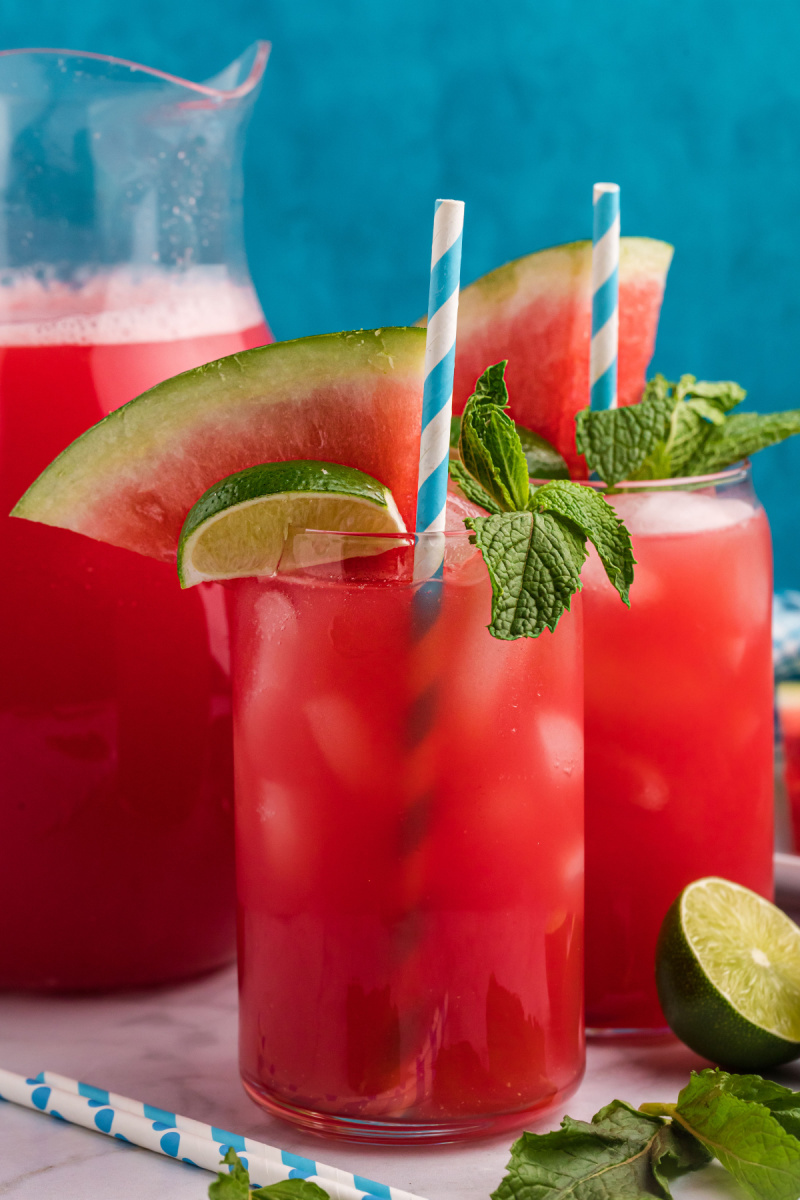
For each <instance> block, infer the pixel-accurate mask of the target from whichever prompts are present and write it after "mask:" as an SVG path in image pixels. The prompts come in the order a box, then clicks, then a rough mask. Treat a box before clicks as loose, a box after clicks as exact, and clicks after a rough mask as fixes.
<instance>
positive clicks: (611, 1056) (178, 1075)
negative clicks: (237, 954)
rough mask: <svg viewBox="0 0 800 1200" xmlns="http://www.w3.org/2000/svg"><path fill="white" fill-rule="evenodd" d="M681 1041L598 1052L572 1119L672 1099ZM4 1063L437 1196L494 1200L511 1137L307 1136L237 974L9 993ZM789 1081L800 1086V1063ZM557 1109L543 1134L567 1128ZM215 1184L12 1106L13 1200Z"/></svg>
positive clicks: (6, 1153) (0, 1180) (0, 1138)
mask: <svg viewBox="0 0 800 1200" xmlns="http://www.w3.org/2000/svg"><path fill="white" fill-rule="evenodd" d="M702 1065H704V1064H703V1063H702V1061H701V1060H700V1059H698V1058H697V1057H696V1056H695V1055H693V1054H692V1053H691V1052H690V1051H689V1050H687V1049H686V1048H685V1047H683V1046H682V1045H680V1044H679V1043H678V1042H676V1041H669V1042H661V1043H659V1044H652V1045H630V1044H628V1045H623V1044H620V1043H617V1044H600V1045H598V1044H595V1045H593V1046H590V1048H589V1055H588V1065H587V1072H586V1077H585V1079H584V1082H583V1083H582V1085H581V1087H580V1089H579V1090H578V1092H577V1093H576V1094H575V1095H574V1096H573V1097H572V1098H571V1099H570V1100H569V1101H568V1102H567V1104H566V1108H565V1110H564V1111H569V1113H570V1114H571V1115H572V1116H574V1117H580V1118H583V1119H585V1120H588V1119H589V1118H590V1117H591V1116H592V1114H593V1113H594V1112H596V1111H597V1109H598V1108H600V1107H602V1105H603V1104H606V1103H607V1102H608V1101H609V1100H611V1099H613V1098H614V1097H619V1098H620V1099H624V1100H628V1101H630V1102H631V1103H633V1104H640V1103H642V1102H643V1101H645V1100H673V1099H674V1098H675V1097H676V1095H677V1093H678V1091H679V1090H680V1088H681V1087H682V1086H683V1084H684V1083H685V1082H686V1080H687V1078H688V1074H689V1070H690V1068H692V1067H699V1066H702ZM0 1066H3V1067H5V1068H7V1069H8V1070H11V1071H16V1072H18V1073H20V1074H24V1075H33V1074H36V1073H37V1072H39V1071H41V1070H51V1071H57V1072H60V1073H61V1074H64V1075H69V1076H72V1077H73V1078H79V1079H85V1080H86V1081H87V1082H89V1083H94V1084H96V1085H97V1086H99V1087H104V1088H108V1089H109V1090H111V1091H114V1092H117V1093H120V1094H123V1095H128V1096H133V1097H135V1098H136V1099H139V1100H145V1101H147V1102H148V1103H150V1104H154V1105H157V1106H159V1107H161V1108H166V1109H168V1110H169V1111H172V1112H179V1113H183V1115H184V1116H188V1117H195V1118H197V1119H198V1120H200V1121H206V1122H209V1123H210V1124H214V1125H216V1126H218V1127H221V1128H225V1129H230V1130H233V1131H235V1132H237V1133H242V1134H245V1135H248V1136H250V1137H254V1138H258V1139H260V1140H261V1141H266V1142H270V1143H272V1144H274V1145H278V1146H281V1147H282V1148H284V1149H287V1150H291V1151H294V1152H295V1153H300V1154H304V1155H306V1156H307V1157H310V1158H315V1159H318V1160H319V1161H321V1162H327V1163H331V1164H333V1165H334V1166H339V1167H343V1168H345V1169H347V1170H349V1171H355V1172H356V1173H358V1174H360V1175H365V1176H367V1177H370V1178H372V1179H378V1180H380V1181H381V1182H383V1183H387V1184H393V1185H395V1186H396V1187H400V1188H405V1189H406V1190H408V1191H412V1192H415V1193H416V1194H418V1195H420V1196H425V1197H428V1198H429V1200H488V1196H489V1193H490V1192H491V1191H492V1190H493V1189H494V1188H495V1187H496V1186H497V1184H498V1183H499V1182H500V1179H501V1177H502V1175H503V1169H504V1166H505V1163H506V1161H507V1159H508V1148H509V1145H510V1143H511V1140H512V1135H504V1136H503V1137H502V1138H501V1139H499V1140H495V1141H484V1142H481V1143H473V1144H471V1145H467V1146H464V1145H461V1146H446V1147H442V1148H439V1149H383V1148H379V1147H376V1148H370V1147H363V1146H348V1145H345V1144H343V1143H341V1142H336V1141H328V1140H323V1139H319V1138H314V1137H311V1136H308V1135H304V1134H300V1133H297V1132H295V1131H294V1130H293V1129H292V1128H291V1127H289V1126H288V1125H285V1124H283V1122H281V1121H277V1120H273V1119H270V1118H269V1117H267V1116H266V1114H264V1113H262V1112H261V1111H260V1110H259V1109H258V1108H256V1107H255V1106H254V1105H253V1104H252V1103H251V1101H250V1100H248V1099H247V1097H246V1096H245V1094H244V1092H243V1091H242V1088H241V1085H240V1083H239V1077H238V1074H237V1070H236V987H235V975H234V972H233V970H227V971H223V972H221V973H219V974H216V975H213V976H209V977H206V978H204V979H201V980H197V981H194V982H192V983H188V984H184V985H182V986H180V987H175V988H170V989H167V990H157V991H149V992H139V993H129V994H125V995H114V996H103V997H86V998H83V997H40V996H22V995H17V996H5V997H0ZM782 1079H783V1081H784V1082H785V1083H786V1084H787V1085H788V1086H790V1087H793V1088H795V1089H797V1088H800V1064H794V1065H793V1066H792V1067H790V1068H786V1069H785V1071H784V1073H783V1075H782ZM561 1116H562V1112H561V1111H558V1112H556V1113H554V1114H551V1115H550V1116H549V1117H548V1118H547V1119H546V1120H545V1121H544V1122H542V1123H541V1124H540V1125H538V1126H536V1128H537V1129H539V1130H540V1131H543V1130H545V1129H549V1128H554V1127H555V1126H557V1125H558V1122H559V1120H560V1118H561ZM211 1179H212V1176H211V1175H210V1174H208V1173H206V1172H204V1171H200V1170H198V1169H196V1168H194V1167H191V1166H188V1165H186V1164H183V1163H178V1162H175V1161H173V1160H170V1159H166V1158H162V1157H161V1156H160V1155H157V1154H152V1153H150V1152H149V1151H147V1150H139V1149H137V1148H135V1147H132V1146H127V1145H122V1144H121V1143H119V1142H115V1141H113V1140H112V1139H111V1138H104V1137H102V1136H101V1135H99V1134H94V1133H90V1132H88V1131H85V1130H82V1129H79V1128H77V1127H75V1126H72V1125H62V1124H61V1123H59V1122H58V1121H54V1120H53V1119H52V1118H50V1117H47V1116H43V1115H39V1114H38V1113H34V1112H30V1111H28V1110H26V1109H22V1108H17V1107H15V1106H14V1105H12V1104H3V1105H2V1106H0V1196H2V1197H5V1196H8V1197H13V1198H14V1200H33V1198H34V1197H35V1198H36V1200H51V1198H52V1200H165V1198H166V1197H170V1200H203V1198H204V1197H205V1196H206V1194H207V1189H208V1184H209V1183H210V1182H211ZM673 1190H674V1194H675V1196H676V1198H677V1197H681V1198H682V1200H684V1198H685V1200H689V1197H692V1198H695V1197H698V1198H699V1197H708V1198H709V1200H711V1198H712V1197H728V1198H729V1200H733V1198H736V1200H744V1197H745V1193H744V1192H743V1191H741V1190H740V1189H738V1188H737V1187H736V1186H735V1185H733V1184H732V1183H731V1182H729V1178H728V1176H726V1175H725V1173H724V1172H723V1171H722V1169H721V1168H716V1167H712V1168H709V1169H708V1170H707V1171H704V1172H702V1173H701V1174H700V1175H698V1176H690V1177H688V1178H685V1179H683V1180H680V1181H678V1182H677V1183H676V1184H675V1186H674V1189H673Z"/></svg>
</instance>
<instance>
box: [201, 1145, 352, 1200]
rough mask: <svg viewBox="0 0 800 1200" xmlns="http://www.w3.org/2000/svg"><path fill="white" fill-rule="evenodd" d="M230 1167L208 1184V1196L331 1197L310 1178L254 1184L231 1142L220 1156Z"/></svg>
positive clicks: (251, 1199) (241, 1199)
mask: <svg viewBox="0 0 800 1200" xmlns="http://www.w3.org/2000/svg"><path fill="white" fill-rule="evenodd" d="M221 1161H222V1162H224V1163H227V1164H228V1166H229V1167H230V1171H229V1172H228V1173H227V1174H225V1173H223V1172H220V1174H219V1175H218V1176H217V1178H216V1179H215V1180H214V1182H213V1183H212V1184H211V1185H210V1186H209V1189H208V1195H209V1200H330V1197H329V1195H328V1193H327V1192H326V1191H325V1190H324V1189H323V1188H321V1187H320V1186H319V1185H318V1184H316V1183H311V1182H310V1181H309V1180H308V1179H281V1180H279V1181H278V1182H277V1183H268V1184H267V1185H266V1186H265V1187H259V1188H251V1187H250V1173H249V1171H248V1170H247V1168H246V1167H245V1165H244V1163H243V1162H242V1160H241V1159H240V1158H239V1155H238V1154H237V1153H236V1151H235V1150H234V1149H233V1147H232V1146H230V1147H229V1148H228V1150H227V1152H226V1154H225V1157H224V1158H223V1159H222V1160H221Z"/></svg>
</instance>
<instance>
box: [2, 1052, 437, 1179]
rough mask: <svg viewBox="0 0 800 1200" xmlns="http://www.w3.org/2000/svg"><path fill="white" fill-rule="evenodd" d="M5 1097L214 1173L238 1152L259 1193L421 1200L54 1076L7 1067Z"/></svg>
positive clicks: (139, 1103)
mask: <svg viewBox="0 0 800 1200" xmlns="http://www.w3.org/2000/svg"><path fill="white" fill-rule="evenodd" d="M0 1099H2V1100H8V1101H11V1102H12V1103H15V1104H20V1105H22V1106H23V1107H25V1108H30V1109H34V1110H36V1111H38V1112H42V1113H46V1114H48V1115H49V1116H51V1117H55V1118H56V1119H57V1120H61V1121H66V1122H68V1123H70V1124H73V1125H80V1126H82V1127H83V1128H85V1129H91V1130H93V1131H94V1132H95V1133H103V1134H105V1135H106V1136H107V1137H113V1138H117V1139H118V1140H119V1141H122V1142H129V1143H132V1144H133V1145H135V1146H141V1147H143V1148H144V1149H145V1150H154V1151H155V1152H156V1153H157V1154H164V1155H166V1156H167V1157H169V1158H175V1159H178V1160H180V1161H181V1162H186V1163H190V1164H191V1165H192V1166H195V1167H202V1168H203V1169H204V1170H207V1171H212V1172H214V1173H217V1172H219V1171H220V1170H223V1171H224V1170H225V1167H224V1165H220V1159H221V1158H223V1157H224V1155H225V1154H226V1152H227V1151H228V1149H229V1148H230V1147H233V1149H234V1150H235V1151H236V1153H237V1154H238V1155H239V1157H240V1159H241V1161H242V1162H243V1164H244V1165H245V1166H246V1167H247V1168H248V1170H249V1172H250V1180H251V1183H253V1184H254V1185H256V1186H258V1187H264V1186H266V1185H267V1184H269V1183H278V1182H280V1181H281V1180H285V1179H308V1180H310V1181H311V1182H312V1183H317V1184H319V1186H320V1187H321V1188H324V1190H325V1191H326V1192H327V1193H328V1194H329V1196H330V1197H331V1200H376V1198H377V1200H420V1197H417V1196H413V1195H412V1194H411V1193H410V1192H404V1191H401V1190H399V1189H397V1188H390V1187H387V1186H386V1185H385V1184H382V1183H376V1182H375V1181H374V1180H371V1179H366V1178H363V1177H362V1176H360V1175H353V1174H351V1173H350V1172H349V1171H342V1170H340V1169H339V1168H338V1167H328V1166H325V1164H324V1163H318V1162H314V1160H313V1159H310V1158H305V1157H303V1156H302V1155H299V1154H291V1153H290V1152H289V1151H287V1150H279V1149H278V1148H277V1147H275V1146H268V1145H267V1144H266V1143H265V1142H257V1141H254V1140H253V1139H252V1138H246V1137H243V1136H242V1135H241V1134H238V1133H231V1132H230V1131H229V1130H226V1129H218V1128H217V1127H216V1126H214V1125H206V1124H204V1123H203V1122H202V1121H193V1120H192V1119H191V1118H190V1117H182V1116H180V1115H179V1114H177V1113H172V1112H167V1111H166V1110H165V1109H162V1108H156V1107H154V1106H153V1105H150V1104H143V1103H142V1102H141V1101H139V1100H131V1099H129V1098H128V1097H127V1096H118V1095H115V1094H114V1093H113V1092H108V1091H106V1090H105V1089H104V1088H98V1087H94V1086H93V1085H92V1084H88V1083H79V1082H78V1081H77V1080H75V1079H69V1078H68V1077H67V1076H64V1075H58V1074H56V1073H55V1072H53V1071H42V1072H40V1073H39V1074H38V1075H37V1076H35V1077H34V1078H32V1079H26V1078H24V1077H23V1076H22V1075H15V1074H13V1073H12V1072H11V1071H5V1070H2V1069H0Z"/></svg>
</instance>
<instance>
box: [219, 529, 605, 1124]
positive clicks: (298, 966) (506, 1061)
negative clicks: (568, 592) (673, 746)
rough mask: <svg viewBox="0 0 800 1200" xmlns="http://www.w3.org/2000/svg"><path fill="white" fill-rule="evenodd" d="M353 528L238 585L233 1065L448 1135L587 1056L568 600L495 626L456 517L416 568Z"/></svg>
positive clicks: (278, 1097)
mask: <svg viewBox="0 0 800 1200" xmlns="http://www.w3.org/2000/svg"><path fill="white" fill-rule="evenodd" d="M365 536H366V535H365ZM422 536H432V535H422ZM433 536H435V535H433ZM320 538H322V539H323V542H324V545H325V555H327V557H328V560H329V561H328V563H327V565H317V566H313V565H306V566H304V565H303V563H304V562H305V563H307V564H310V563H313V562H315V561H316V562H319V559H320V554H319V545H318V540H319V539H320ZM367 540H368V541H369V542H370V544H371V545H372V546H373V554H374V557H353V555H354V554H359V553H362V552H363V551H361V550H360V549H359V548H358V546H359V538H358V536H357V535H336V534H320V535H314V534H307V535H304V536H303V537H302V538H301V539H300V540H299V541H298V540H296V541H295V545H294V564H295V565H294V567H293V569H292V570H291V571H290V572H289V573H286V574H283V575H280V576H278V577H276V578H273V579H249V580H242V581H237V582H236V583H235V584H233V585H232V586H231V588H230V601H231V610H232V651H233V677H234V748H235V763H236V831H237V832H236V838H237V875H238V894H239V950H240V957H239V971H240V1013H241V1016H240V1021H241V1026H240V1029H241V1034H240V1059H241V1069H242V1075H243V1078H244V1082H245V1087H246V1088H247V1091H248V1092H249V1094H250V1095H251V1096H252V1098H253V1099H254V1100H256V1101H257V1102H258V1103H259V1104H261V1105H263V1106H264V1107H265V1108H266V1109H267V1110H268V1111H270V1112H272V1113H275V1114H277V1115H279V1116H282V1117H284V1118H287V1119H289V1120H291V1121H293V1122H295V1123H296V1124H298V1125H300V1126H302V1127H305V1128H307V1129H312V1130H316V1131H319V1132H327V1133H335V1134H338V1135H340V1136H345V1137H349V1138H353V1139H360V1138H361V1139H366V1140H370V1141H375V1140H378V1141H381V1140H383V1141H394V1142H402V1141H407V1142H413V1141H417V1140H429V1141H449V1140H453V1139H457V1138H462V1137H468V1136H471V1135H476V1134H479V1133H486V1132H488V1131H491V1130H499V1129H503V1128H506V1127H513V1126H519V1125H521V1124H523V1123H524V1122H525V1120H526V1119H527V1116H528V1115H529V1114H530V1113H532V1112H534V1111H537V1110H541V1109H544V1108H546V1107H549V1106H550V1105H552V1104H555V1103H557V1102H558V1101H559V1100H560V1099H561V1098H562V1097H564V1096H565V1095H567V1094H569V1093H570V1092H571V1091H572V1089H573V1088H574V1087H575V1086H576V1085H577V1082H578V1080H579V1078H580V1076H581V1073H582V1069H583V1023H582V1013H583V1007H582V958H583V942H582V909H583V813H582V804H583V784H582V776H583V738H582V670H583V668H582V656H581V642H582V638H581V618H580V607H579V604H578V603H575V604H574V605H573V612H572V613H568V614H565V616H564V617H562V619H561V622H560V624H559V626H558V629H557V631H556V633H555V634H550V633H548V632H545V633H544V634H543V635H542V636H541V637H540V638H538V639H536V640H528V639H521V640H519V641H514V642H502V641H497V640H495V639H493V638H492V637H491V636H490V634H489V633H488V632H487V629H486V625H487V624H488V621H489V615H490V599H491V590H490V584H489V579H488V575H487V572H486V568H485V566H484V564H483V560H482V559H481V557H480V554H479V552H478V551H477V550H476V549H475V548H474V547H473V546H472V545H470V543H469V540H468V537H467V534H466V533H465V532H463V531H462V532H455V533H449V534H447V535H446V541H447V552H446V559H445V573H444V580H443V582H441V583H437V582H435V581H434V582H433V583H429V584H427V585H422V584H419V583H412V582H411V571H410V569H409V563H410V557H411V556H412V555H413V551H412V549H411V548H410V543H409V544H404V539H400V540H399V541H398V540H397V539H390V540H389V541H387V540H386V539H384V542H383V544H381V543H380V542H379V540H378V539H374V538H372V539H367ZM405 541H406V542H408V539H405ZM363 543H364V538H362V539H361V544H363ZM383 545H389V546H393V547H394V549H391V550H386V551H385V552H383V553H378V551H380V550H382V549H383ZM323 556H324V555H323ZM330 560H334V561H330ZM576 599H577V598H576Z"/></svg>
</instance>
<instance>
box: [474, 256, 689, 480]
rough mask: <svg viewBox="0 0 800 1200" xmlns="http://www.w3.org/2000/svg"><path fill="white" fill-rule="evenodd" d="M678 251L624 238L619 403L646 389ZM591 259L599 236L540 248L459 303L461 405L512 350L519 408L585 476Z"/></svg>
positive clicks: (517, 413) (520, 416) (518, 414)
mask: <svg viewBox="0 0 800 1200" xmlns="http://www.w3.org/2000/svg"><path fill="white" fill-rule="evenodd" d="M671 259H672V246H669V245H667V243H666V242H658V241H654V240H653V239H651V238H632V237H625V238H621V239H620V262H619V361H618V385H617V390H618V396H619V403H620V404H634V403H635V402H636V401H637V400H639V399H640V398H641V394H642V388H643V387H644V383H645V371H646V370H647V366H648V364H649V362H650V359H651V358H652V357H653V348H654V346H655V340H656V328H657V326H658V316H659V313H660V311H661V301H662V298H663V295H664V285H665V283H666V278H667V271H668V270H669V265H670V261H671ZM591 266H592V245H591V242H571V243H569V244H568V245H566V246H554V247H553V248H552V249H550V250H540V251H539V252H538V253H537V254H529V255H527V256H526V257H525V258H518V259H516V261H515V262H510V263H506V265H505V266H503V267H498V268H497V269H496V270H495V271H490V272H489V274H488V275H484V276H483V277H482V278H481V279H478V280H476V282H475V283H472V284H470V286H469V287H467V288H464V290H463V291H462V293H461V299H460V302H459V310H458V337H457V342H456V369H455V383H454V386H453V411H454V412H455V413H460V412H462V411H463V408H464V405H465V404H466V402H467V400H468V398H469V396H470V395H471V394H472V391H473V388H474V386H475V380H476V379H477V378H478V376H479V375H480V374H481V372H482V371H485V369H486V367H487V366H488V365H489V364H490V363H496V362H499V361H500V360H501V359H503V358H507V359H508V367H507V369H506V382H507V384H508V391H509V395H510V397H511V403H510V413H511V416H512V417H513V418H514V420H515V421H518V422H519V424H520V425H524V426H525V427H526V428H528V429H532V430H533V431H534V432H535V433H538V434H541V435H542V437H544V438H546V439H547V441H548V442H550V443H551V444H552V445H553V446H555V447H556V449H557V450H558V451H560V453H561V454H562V455H563V456H564V458H565V459H566V460H567V463H568V464H569V467H570V472H571V474H572V475H573V476H574V477H582V476H585V475H586V466H585V463H584V462H583V459H582V457H580V456H579V455H578V454H577V452H576V450H575V414H576V412H578V410H579V409H581V408H584V407H585V406H586V405H587V404H588V402H589V343H590V341H591V324H592V317H591V291H592V287H591Z"/></svg>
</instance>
